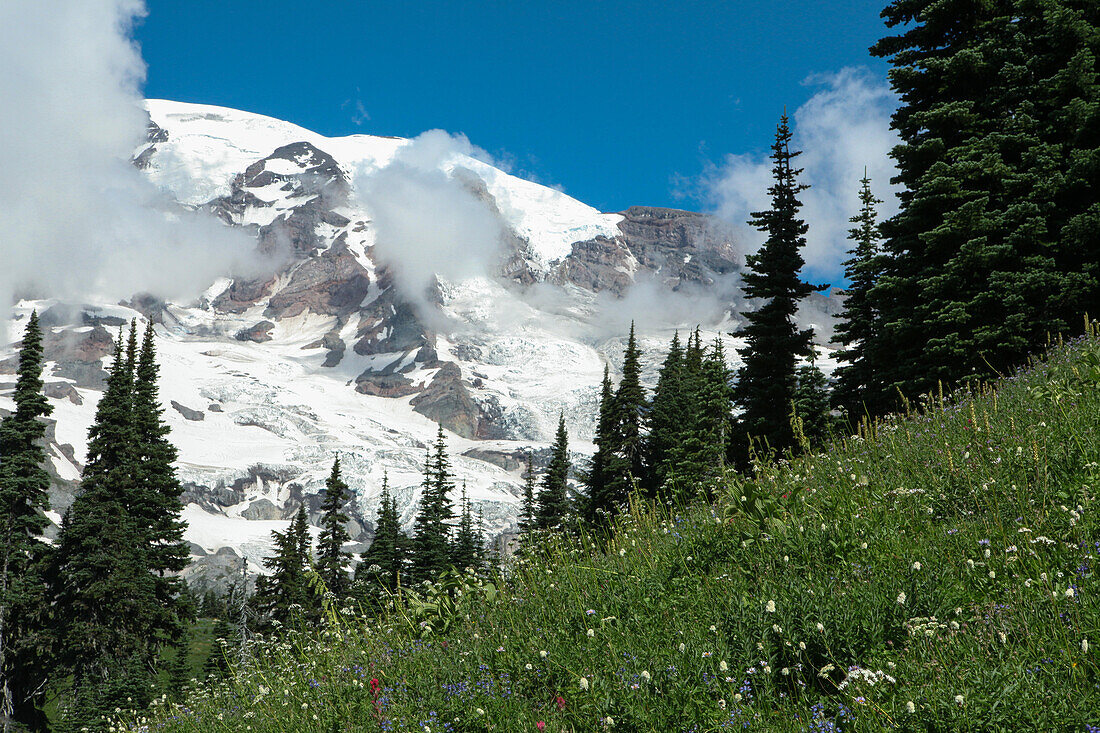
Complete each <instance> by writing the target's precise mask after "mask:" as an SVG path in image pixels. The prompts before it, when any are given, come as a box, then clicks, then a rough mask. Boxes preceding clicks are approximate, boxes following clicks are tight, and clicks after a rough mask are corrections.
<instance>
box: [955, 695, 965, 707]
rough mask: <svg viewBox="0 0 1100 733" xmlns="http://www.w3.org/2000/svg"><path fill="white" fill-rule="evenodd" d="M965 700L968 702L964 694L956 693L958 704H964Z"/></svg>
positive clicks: (956, 702)
mask: <svg viewBox="0 0 1100 733" xmlns="http://www.w3.org/2000/svg"><path fill="white" fill-rule="evenodd" d="M964 702H966V698H965V697H963V696H962V695H955V704H956V705H962V704H963V703H964Z"/></svg>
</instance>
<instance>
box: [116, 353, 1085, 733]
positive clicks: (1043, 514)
mask: <svg viewBox="0 0 1100 733" xmlns="http://www.w3.org/2000/svg"><path fill="white" fill-rule="evenodd" d="M860 432H861V435H860V436H857V437H852V438H849V439H846V440H843V441H841V442H840V443H838V444H837V445H834V446H833V447H832V448H831V449H830V450H829V451H827V452H823V453H821V454H819V455H812V456H806V457H803V458H799V459H796V460H793V461H790V462H781V463H780V464H779V465H774V466H761V467H759V468H758V470H757V472H756V473H755V475H754V476H753V477H752V478H750V479H735V478H731V479H730V480H729V482H728V488H727V492H726V494H725V495H724V496H723V497H722V498H721V500H720V502H719V503H718V504H717V505H715V506H706V507H689V508H676V507H669V506H663V505H636V506H634V507H632V509H631V511H630V512H628V513H626V514H625V515H624V516H622V517H621V518H620V519H619V520H618V521H617V524H616V526H615V528H614V532H613V533H611V534H609V535H608V536H602V537H583V538H580V539H571V538H564V537H554V536H544V537H541V538H539V541H538V542H539V550H538V552H535V553H532V554H529V555H528V556H527V557H525V558H522V559H519V560H517V561H515V562H514V563H512V564H511V565H510V566H509V567H508V569H507V576H506V577H505V578H498V579H496V580H495V581H493V582H490V581H487V580H483V579H476V578H473V577H472V576H458V575H455V576H451V577H449V578H447V579H445V580H444V581H443V582H442V583H441V584H440V585H439V586H438V587H437V588H436V589H434V591H432V593H431V594H430V595H429V594H425V593H423V592H421V593H420V594H419V595H418V596H416V597H414V598H410V600H409V601H408V602H407V603H401V604H396V605H395V606H394V607H393V608H391V609H390V610H389V611H388V612H387V613H386V614H385V615H384V616H383V617H382V618H381V619H362V618H359V617H358V616H356V615H355V614H351V613H337V612H335V611H333V612H332V613H330V620H329V623H328V624H327V625H326V626H325V628H323V629H321V630H318V631H315V632H305V631H298V632H290V633H289V634H287V635H285V636H283V637H282V638H280V639H272V640H268V641H263V642H260V643H258V644H256V645H255V647H254V648H253V655H254V656H253V658H252V659H251V661H250V662H248V663H247V664H245V665H242V666H239V667H238V668H237V670H236V674H235V675H234V676H233V677H232V678H231V679H229V680H227V681H225V682H222V683H217V684H214V685H213V686H209V687H208V686H199V687H196V689H195V690H194V691H193V692H192V694H191V695H190V698H189V700H188V702H187V704H186V705H184V706H178V707H176V706H168V707H165V708H163V709H160V710H157V711H155V712H154V713H153V714H152V715H151V717H150V719H149V720H148V721H145V727H148V728H149V729H151V730H164V731H173V732H174V731H195V732H199V731H201V732H202V733H211V732H216V731H245V730H251V731H265V732H272V733H274V732H275V731H288V730H294V731H395V730H407V731H433V732H435V731H475V730H476V731H523V730H547V731H589V730H601V729H605V728H606V729H611V730H623V731H713V730H724V729H727V728H728V729H735V730H737V729H750V730H774V731H832V730H844V731H864V730H875V731H881V730H890V729H898V730H904V731H918V730H921V731H924V730H960V731H967V730H973V731H978V730H982V731H986V730H1086V729H1088V726H1090V725H1100V684H1098V677H1097V664H1096V656H1095V655H1096V652H1095V647H1096V646H1097V645H1100V611H1098V608H1100V607H1098V605H1097V602H1096V596H1097V593H1098V592H1100V587H1098V585H1100V584H1098V582H1097V568H1096V563H1097V561H1096V556H1097V554H1100V532H1098V531H1097V530H1098V528H1100V521H1098V520H1097V517H1096V506H1095V504H1094V501H1095V499H1094V497H1095V495H1096V486H1097V481H1098V480H1100V467H1098V463H1100V338H1098V337H1097V334H1096V333H1095V332H1093V334H1092V335H1091V337H1090V338H1088V339H1084V340H1081V341H1078V342H1075V343H1072V344H1068V345H1066V346H1065V347H1063V348H1060V349H1055V350H1053V351H1052V352H1051V354H1050V355H1049V357H1047V358H1045V359H1043V360H1041V361H1038V362H1037V363H1036V364H1034V365H1033V366H1032V367H1031V368H1029V369H1028V370H1025V371H1021V372H1020V373H1018V374H1016V375H1013V376H1011V377H1008V378H1006V379H1004V380H1002V381H1001V382H1000V383H999V384H998V385H996V389H995V390H993V389H975V390H971V391H968V392H961V393H955V394H953V395H950V396H948V397H943V396H940V395H932V396H928V397H926V398H925V399H924V400H922V401H921V403H920V404H919V405H917V406H914V407H913V408H912V409H911V410H910V414H909V415H906V416H902V417H898V418H896V419H891V420H889V421H887V422H884V423H881V424H879V425H877V426H865V427H864V428H862V429H861V431H860ZM127 725H128V727H135V726H138V725H139V723H135V722H134V721H132V720H131V721H129V723H128V724H127Z"/></svg>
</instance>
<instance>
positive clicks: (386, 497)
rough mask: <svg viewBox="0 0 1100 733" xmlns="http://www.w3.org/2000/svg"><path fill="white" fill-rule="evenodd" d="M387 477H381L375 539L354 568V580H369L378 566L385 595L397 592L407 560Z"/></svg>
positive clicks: (394, 500)
mask: <svg viewBox="0 0 1100 733" xmlns="http://www.w3.org/2000/svg"><path fill="white" fill-rule="evenodd" d="M389 483H390V482H389V476H386V475H383V476H382V496H381V498H380V500H379V502H380V506H379V508H378V523H377V525H376V526H375V530H374V539H373V540H371V543H370V547H369V548H367V551H366V552H365V553H363V556H362V558H361V561H360V563H359V565H358V566H357V567H356V568H355V577H356V578H357V579H363V580H368V581H369V579H370V576H369V575H367V572H368V571H370V570H371V569H372V568H374V567H375V566H377V568H378V570H377V573H378V575H377V578H376V581H377V583H378V584H379V585H381V587H383V588H385V589H386V590H388V591H391V592H392V591H395V590H397V588H398V586H399V584H400V579H401V573H402V572H404V569H405V562H406V558H407V556H408V545H409V540H408V538H407V537H406V536H405V534H404V533H403V532H402V531H401V519H400V516H399V515H398V513H397V500H396V499H394V498H393V496H392V495H391V494H390V488H389Z"/></svg>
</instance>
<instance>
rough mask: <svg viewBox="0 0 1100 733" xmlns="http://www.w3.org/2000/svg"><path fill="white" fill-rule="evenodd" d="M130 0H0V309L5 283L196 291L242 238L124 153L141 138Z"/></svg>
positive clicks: (139, 64)
mask: <svg viewBox="0 0 1100 733" xmlns="http://www.w3.org/2000/svg"><path fill="white" fill-rule="evenodd" d="M144 14H145V7H144V3H143V2H142V0H48V1H47V0H42V1H41V2H5V3H0V68H2V69H4V73H3V75H0V139H2V145H0V150H2V155H3V161H4V163H3V167H2V169H0V170H2V173H0V309H6V308H7V306H8V304H9V303H10V302H11V298H12V296H13V295H34V296H45V297H60V298H64V299H66V300H76V299H85V298H86V299H118V298H123V297H127V296H129V295H132V294H134V293H135V292H138V291H147V292H151V293H154V294H156V295H159V296H161V297H166V298H184V297H188V296H191V297H193V296H195V295H197V294H198V293H200V292H201V291H202V290H203V289H204V288H205V287H207V286H208V285H209V284H210V283H211V282H212V280H213V279H214V278H216V277H218V276H221V275H228V274H231V273H233V272H252V273H254V272H255V265H256V262H255V261H254V260H253V257H254V255H253V254H252V252H253V250H254V242H253V241H252V240H251V239H250V238H249V237H247V236H246V235H244V234H242V233H240V232H233V231H231V230H230V229H228V228H227V227H224V226H222V225H221V224H220V223H219V222H217V221H216V220H215V219H213V218H212V217H209V216H208V215H205V214H200V213H197V212H191V211H185V210H182V209H181V208H180V207H179V206H177V205H176V204H175V202H174V201H173V200H171V198H170V197H169V196H167V195H166V194H164V193H163V192H161V191H160V190H158V189H157V188H156V187H155V186H153V184H152V183H150V182H149V181H148V179H146V178H145V177H144V176H143V175H142V174H141V173H140V172H139V171H138V170H136V169H135V168H134V167H133V166H132V165H131V164H130V162H129V161H130V157H131V155H132V154H133V152H134V150H135V149H136V148H137V146H139V145H140V144H142V143H143V142H144V139H145V126H146V120H147V116H146V114H145V111H144V109H143V107H142V93H141V85H142V83H143V81H144V78H145V64H144V62H143V61H142V59H141V54H140V52H139V49H138V47H137V46H136V44H135V43H134V42H133V40H132V39H131V31H132V26H133V23H134V21H135V20H136V19H139V18H141V17H142V16H143V15H144Z"/></svg>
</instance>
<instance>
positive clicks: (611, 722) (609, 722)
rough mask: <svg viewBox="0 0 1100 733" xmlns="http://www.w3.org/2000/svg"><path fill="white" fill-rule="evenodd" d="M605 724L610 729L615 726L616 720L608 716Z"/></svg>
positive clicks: (604, 720)
mask: <svg viewBox="0 0 1100 733" xmlns="http://www.w3.org/2000/svg"><path fill="white" fill-rule="evenodd" d="M603 724H604V725H606V726H607V727H608V728H610V727H611V726H613V725H615V719H614V718H612V717H611V716H610V715H608V716H607V717H606V718H604V719H603Z"/></svg>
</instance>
